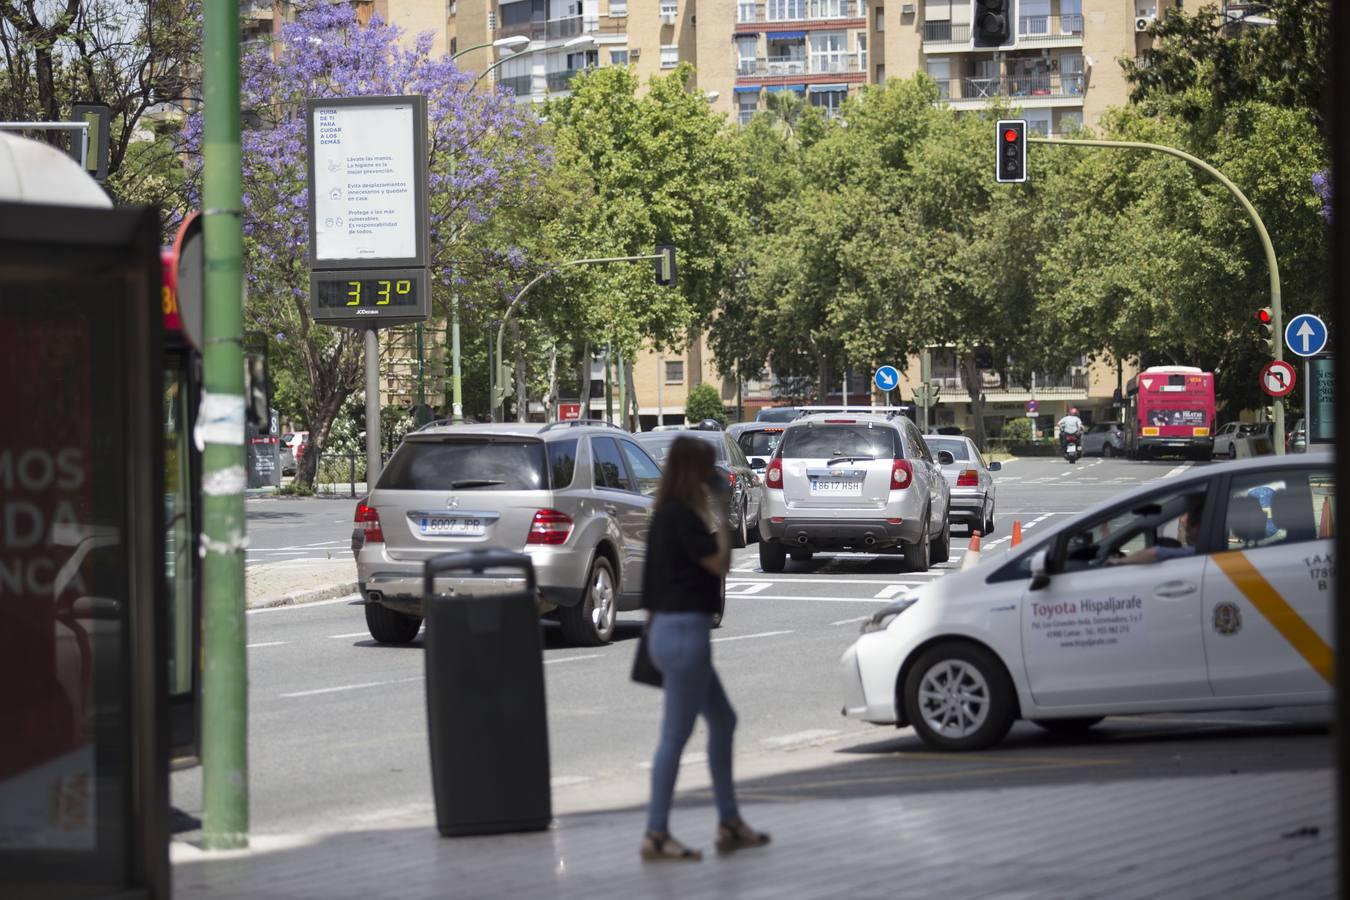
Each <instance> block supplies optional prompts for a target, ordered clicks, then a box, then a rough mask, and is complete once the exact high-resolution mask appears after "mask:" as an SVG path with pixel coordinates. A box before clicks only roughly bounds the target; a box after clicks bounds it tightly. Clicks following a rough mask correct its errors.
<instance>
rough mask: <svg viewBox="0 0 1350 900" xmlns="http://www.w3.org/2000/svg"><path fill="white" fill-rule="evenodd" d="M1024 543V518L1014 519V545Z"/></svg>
mask: <svg viewBox="0 0 1350 900" xmlns="http://www.w3.org/2000/svg"><path fill="white" fill-rule="evenodd" d="M1020 543H1022V520H1021V519H1013V533H1012V545H1013V546H1014V547H1016V546H1017V545H1018V544H1020Z"/></svg>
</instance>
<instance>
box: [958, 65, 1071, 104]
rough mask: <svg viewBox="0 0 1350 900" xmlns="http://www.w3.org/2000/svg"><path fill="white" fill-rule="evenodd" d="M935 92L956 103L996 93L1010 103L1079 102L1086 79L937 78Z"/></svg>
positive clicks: (980, 100)
mask: <svg viewBox="0 0 1350 900" xmlns="http://www.w3.org/2000/svg"><path fill="white" fill-rule="evenodd" d="M937 85H938V96H939V98H940V99H941V100H942V101H943V102H946V103H950V104H952V105H953V106H957V107H962V106H966V107H977V106H980V105H982V104H983V103H985V102H987V101H989V100H993V99H996V98H1000V97H1006V98H1011V99H1012V100H1013V101H1014V103H1013V105H1014V106H1031V107H1036V106H1081V105H1082V103H1083V93H1084V90H1085V89H1086V79H1085V78H1084V76H1083V75H1082V74H1079V73H1073V74H1057V73H1051V74H1047V75H1016V76H1013V75H1009V76H1003V77H1001V78H1000V77H997V76H994V77H989V78H945V79H939V80H938V82H937Z"/></svg>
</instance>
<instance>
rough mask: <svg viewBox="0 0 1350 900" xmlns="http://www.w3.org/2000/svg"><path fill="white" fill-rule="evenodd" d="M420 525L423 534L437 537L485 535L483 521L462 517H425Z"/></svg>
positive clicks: (419, 522)
mask: <svg viewBox="0 0 1350 900" xmlns="http://www.w3.org/2000/svg"><path fill="white" fill-rule="evenodd" d="M418 525H419V526H420V528H421V530H422V533H423V534H428V535H435V536H437V537H482V536H483V534H484V527H483V520H482V519H468V518H464V517H462V516H423V517H422V518H421V519H419V520H418Z"/></svg>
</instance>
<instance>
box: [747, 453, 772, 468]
mask: <svg viewBox="0 0 1350 900" xmlns="http://www.w3.org/2000/svg"><path fill="white" fill-rule="evenodd" d="M768 467H769V464H768V462H767V461H765V459H764V457H762V456H752V457H750V468H752V469H767V468H768Z"/></svg>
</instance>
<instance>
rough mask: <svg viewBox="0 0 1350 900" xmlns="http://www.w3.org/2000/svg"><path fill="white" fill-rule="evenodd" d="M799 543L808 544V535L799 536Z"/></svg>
mask: <svg viewBox="0 0 1350 900" xmlns="http://www.w3.org/2000/svg"><path fill="white" fill-rule="evenodd" d="M797 543H799V544H805V543H806V535H804V534H799V535H797Z"/></svg>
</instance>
